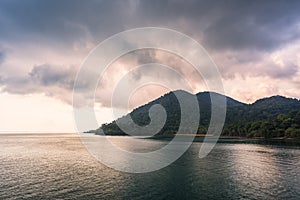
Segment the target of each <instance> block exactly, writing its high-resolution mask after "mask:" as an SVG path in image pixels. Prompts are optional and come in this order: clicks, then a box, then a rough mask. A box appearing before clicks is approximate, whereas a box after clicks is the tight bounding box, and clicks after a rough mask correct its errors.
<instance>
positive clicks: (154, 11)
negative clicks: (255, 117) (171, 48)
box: [0, 0, 300, 133]
mask: <svg viewBox="0 0 300 200" xmlns="http://www.w3.org/2000/svg"><path fill="white" fill-rule="evenodd" d="M299 10H300V1H296V0H295V1H293V0H289V1H281V0H277V1H271V0H265V1H258V0H254V1H239V0H238V1H226V0H224V1H211V0H207V1H201V0H187V1H179V0H173V1H167V0H166V1H156V0H152V1H147V0H141V1H138V0H136V1H134V0H123V1H109V0H107V1H96V0H91V1H79V0H63V1H59V0H52V1H40V0H26V1H18V0H1V1H0V102H1V104H0V110H1V112H0V133H6V132H74V131H75V130H76V129H75V125H74V119H73V107H72V91H73V84H74V80H75V77H76V74H77V72H78V70H79V68H80V66H81V64H82V63H83V61H84V60H85V58H86V57H87V56H88V55H89V52H90V51H91V50H93V49H94V48H95V47H96V46H97V45H98V44H99V43H101V42H102V41H104V40H105V39H107V38H108V37H110V36H112V35H114V34H117V33H119V32H122V31H125V30H129V29H133V28H140V27H161V28H168V29H173V30H176V31H179V32H182V33H184V34H186V35H188V36H189V37H191V38H193V39H195V40H196V41H197V42H199V43H200V44H201V45H202V46H203V47H204V48H205V49H206V51H207V52H208V54H209V55H210V57H211V58H212V59H213V60H214V62H215V64H216V66H217V67H218V70H219V72H220V74H221V77H222V82H223V86H224V90H225V94H226V95H228V96H230V97H233V98H235V99H237V100H239V101H242V102H247V103H252V102H254V101H255V100H257V99H259V98H262V97H267V96H272V95H283V96H287V97H293V98H300V71H299V70H300V13H299ZM174 44H176V41H174ZM149 62H156V63H162V64H164V65H167V66H170V67H173V68H174V69H176V71H179V72H180V73H182V74H184V76H186V77H188V78H189V80H190V85H191V92H193V93H198V92H201V91H205V90H208V88H206V87H205V84H204V83H203V80H202V79H201V77H198V76H196V75H194V73H193V70H191V67H190V66H189V63H187V62H186V61H184V60H183V59H181V58H178V56H176V55H172V54H170V53H168V52H164V51H161V50H151V49H148V50H140V51H136V52H132V53H131V54H128V55H124V56H122V57H121V58H119V59H118V60H116V61H115V62H113V63H112V64H111V66H110V67H109V68H108V70H107V72H105V75H104V78H103V81H102V82H101V81H100V83H99V85H98V88H97V91H96V95H95V96H96V102H95V105H94V109H95V111H96V116H97V120H98V123H99V124H101V123H105V122H109V121H111V120H112V119H114V118H115V116H114V115H113V114H112V112H111V111H112V109H111V103H110V97H111V95H112V91H113V88H114V86H115V84H116V83H117V82H118V80H120V78H122V76H124V74H126V73H128V72H129V71H131V70H132V67H133V66H137V65H141V64H146V63H149ZM149 77H150V78H151V77H155V78H156V80H166V81H167V82H168V84H170V85H172V86H173V87H174V88H178V89H182V88H181V86H182V83H181V81H182V80H180V78H179V77H178V76H176V75H174V74H172V73H170V72H169V71H168V70H165V71H163V72H162V71H161V69H159V68H157V67H149V68H143V69H140V70H136V71H134V72H133V73H132V74H131V79H130V80H131V81H132V84H135V83H136V82H139V81H141V80H143V79H149ZM91 89H92V87H91V86H90V85H89V77H88V76H87V77H86V82H85V83H84V84H83V85H82V99H86V98H90V97H87V96H85V94H86V92H87V91H89V90H91ZM124 92H127V91H124ZM129 92H130V94H132V95H131V98H130V99H129V102H128V107H127V108H126V110H130V109H133V108H135V107H137V106H139V105H142V104H145V103H147V102H148V101H150V100H151V99H155V98H157V97H159V96H161V95H163V94H164V93H166V92H168V88H166V87H164V86H162V85H157V84H153V85H147V86H143V87H140V88H137V89H136V90H134V91H129ZM122 109H123V108H122ZM124 109H125V108H124ZM93 128H96V127H91V129H93Z"/></svg>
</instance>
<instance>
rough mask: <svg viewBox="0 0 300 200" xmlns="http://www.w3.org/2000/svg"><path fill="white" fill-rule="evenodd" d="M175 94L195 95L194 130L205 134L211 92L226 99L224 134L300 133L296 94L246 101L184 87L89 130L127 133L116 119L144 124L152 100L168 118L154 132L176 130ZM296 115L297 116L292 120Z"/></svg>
mask: <svg viewBox="0 0 300 200" xmlns="http://www.w3.org/2000/svg"><path fill="white" fill-rule="evenodd" d="M176 95H183V96H184V100H185V101H188V99H189V98H190V97H192V96H196V97H197V101H198V105H199V108H200V120H199V127H198V131H197V133H201V134H205V133H206V132H207V128H208V125H209V122H210V115H211V98H210V95H216V96H220V97H224V98H225V99H226V103H227V113H226V119H225V125H224V129H223V132H222V134H223V135H234V136H247V137H248V136H249V137H269V136H270V135H271V136H272V137H273V136H276V137H288V136H291V135H292V136H296V137H300V122H298V121H297V119H298V118H297V117H298V115H299V119H300V101H299V100H298V99H296V98H287V97H284V96H280V95H275V96H270V97H264V98H262V99H258V100H256V101H255V102H253V103H250V104H247V103H243V102H240V101H237V100H235V99H233V98H231V97H228V96H226V95H222V94H219V93H215V92H210V91H205V92H199V93H197V94H191V93H189V92H187V91H184V90H175V91H171V92H168V93H166V94H164V95H162V96H161V97H159V98H157V99H154V100H152V101H150V102H148V103H146V104H144V105H142V106H140V107H138V108H135V109H133V110H132V111H131V112H130V113H128V114H127V115H125V116H123V117H121V118H119V119H116V120H114V121H112V122H111V123H106V124H102V126H101V127H100V128H98V129H96V130H94V131H89V132H95V133H96V134H97V133H99V131H100V129H101V130H103V131H104V133H105V134H106V135H126V133H124V132H123V131H122V130H121V129H120V128H119V127H118V125H117V122H120V121H122V120H123V119H124V118H126V117H128V116H129V115H130V116H131V118H132V119H133V121H134V122H135V123H136V124H137V125H139V126H146V125H148V124H149V123H150V122H151V120H150V117H149V109H150V108H151V107H152V106H153V105H155V104H160V105H162V106H163V107H164V108H165V111H166V114H167V118H166V123H165V125H164V127H163V128H162V129H161V130H160V131H159V132H158V133H157V134H158V135H164V134H176V132H177V130H178V127H179V125H180V116H181V111H180V105H179V102H178V100H177V98H176ZM186 117H188V116H186ZM295 117H296V118H297V119H296V120H294V118H295ZM279 119H281V121H280V120H279ZM123 121H124V120H123ZM270 124H271V125H270ZM265 126H269V127H268V129H270V130H268V131H267V130H266V128H265ZM188 131H189V130H188V129H187V132H188Z"/></svg>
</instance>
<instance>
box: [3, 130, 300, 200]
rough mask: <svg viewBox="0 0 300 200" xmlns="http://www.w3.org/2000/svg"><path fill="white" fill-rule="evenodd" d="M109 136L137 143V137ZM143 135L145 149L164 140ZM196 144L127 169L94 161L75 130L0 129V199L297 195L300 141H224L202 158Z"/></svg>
mask: <svg viewBox="0 0 300 200" xmlns="http://www.w3.org/2000/svg"><path fill="white" fill-rule="evenodd" d="M112 140H114V142H115V143H117V144H119V145H120V146H122V145H123V146H127V147H128V146H129V147H130V148H132V150H133V151H134V147H132V146H130V144H132V143H134V142H135V140H137V139H133V138H128V137H114V138H112ZM140 141H142V145H141V146H139V147H138V148H139V150H141V151H144V152H145V151H147V150H148V149H149V147H151V146H153V148H157V147H159V146H163V145H165V143H167V141H159V140H140ZM200 146H201V143H194V144H193V145H192V146H191V147H190V149H189V150H188V151H187V152H186V153H185V154H184V155H183V156H182V157H181V158H180V159H179V160H177V161H176V162H174V163H173V164H171V165H170V166H168V167H166V168H164V169H161V170H159V171H155V172H150V173H146V174H129V173H124V172H118V171H115V170H113V169H111V168H108V167H106V166H105V165H103V164H101V163H100V162H98V161H97V160H96V159H95V158H94V157H92V156H91V155H90V154H89V153H88V152H87V150H86V149H85V148H84V146H83V145H82V144H81V142H80V139H79V137H78V136H77V135H73V134H55V135H53V134H52V135H50V134H47V135H45V134H44V135H0V165H1V168H0V199H20V198H24V199H26V198H28V199H40V198H43V199H95V198H97V199H300V147H295V146H294V147H291V146H276V145H261V144H260V145H258V144H227V143H222V144H217V145H216V146H215V148H214V150H213V151H212V152H211V153H210V154H209V155H208V156H207V157H205V158H203V159H199V158H198V152H199V149H200ZM143 147H144V148H145V149H143ZM130 148H129V149H130ZM106 153H107V152H106ZM108 153H109V152H108ZM114 156H115V155H111V157H112V158H113V157H114Z"/></svg>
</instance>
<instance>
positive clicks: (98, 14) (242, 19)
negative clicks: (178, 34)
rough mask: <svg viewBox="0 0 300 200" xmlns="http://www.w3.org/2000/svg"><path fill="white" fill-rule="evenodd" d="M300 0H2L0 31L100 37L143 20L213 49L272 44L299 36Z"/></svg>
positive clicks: (50, 36) (14, 34)
mask: <svg viewBox="0 0 300 200" xmlns="http://www.w3.org/2000/svg"><path fill="white" fill-rule="evenodd" d="M299 4H300V2H299V1H270V0H266V1H208V0H207V1H86V2H84V3H83V2H82V1H77V0H73V1H69V0H64V1H58V0H53V1H38V0H28V1H26V2H25V1H23V2H22V1H15V0H10V1H1V2H0V13H1V14H0V16H1V19H2V20H0V24H1V27H5V28H4V29H2V30H1V32H0V37H4V38H14V37H25V36H39V37H45V38H47V39H48V40H56V41H57V40H58V41H61V40H64V42H65V43H67V42H72V41H74V40H77V39H79V38H80V37H83V36H86V35H90V36H91V37H93V38H94V39H95V40H96V41H100V40H103V39H105V38H106V37H108V36H110V35H111V34H113V33H116V32H119V31H122V30H125V29H128V28H133V27H140V26H163V27H168V28H174V29H176V30H179V31H183V32H185V33H188V34H190V35H192V36H195V37H198V39H201V42H203V43H204V44H205V46H206V47H209V48H210V49H213V50H218V49H220V48H221V49H224V48H257V49H273V48H276V47H277V46H278V45H281V44H283V43H286V42H288V41H291V40H294V39H295V38H298V37H299V32H298V31H295V28H296V27H295V26H296V24H297V23H298V21H299V14H298V12H299V8H300V5H299Z"/></svg>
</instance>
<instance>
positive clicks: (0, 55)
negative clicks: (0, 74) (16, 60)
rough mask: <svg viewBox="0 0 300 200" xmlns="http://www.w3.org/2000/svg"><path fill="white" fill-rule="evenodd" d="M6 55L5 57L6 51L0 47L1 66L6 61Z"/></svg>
mask: <svg viewBox="0 0 300 200" xmlns="http://www.w3.org/2000/svg"><path fill="white" fill-rule="evenodd" d="M4 57H5V55H4V52H3V51H1V49H0V66H1V64H2V63H3V62H4Z"/></svg>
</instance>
